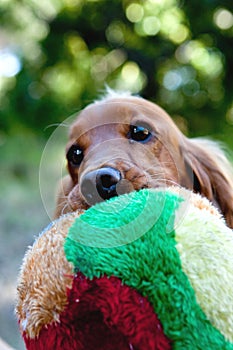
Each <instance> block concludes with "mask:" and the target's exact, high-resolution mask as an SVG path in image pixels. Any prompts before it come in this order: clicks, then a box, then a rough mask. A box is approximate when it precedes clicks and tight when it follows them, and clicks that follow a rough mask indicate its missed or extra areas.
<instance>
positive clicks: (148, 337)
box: [25, 273, 171, 350]
mask: <svg viewBox="0 0 233 350" xmlns="http://www.w3.org/2000/svg"><path fill="white" fill-rule="evenodd" d="M25 340H26V344H27V348H28V349H41V350H42V349H43V350H47V349H56V350H69V349H79V350H103V349H108V350H129V349H155V350H168V349H171V347H170V345H169V341H168V340H167V338H166V337H165V335H164V333H163V330H162V327H161V324H160V322H159V321H158V319H157V317H156V315H155V313H154V310H153V308H152V306H151V305H150V303H149V302H148V301H147V299H146V298H143V297H142V296H140V294H138V293H137V291H136V290H134V289H131V288H130V287H128V286H126V285H122V282H121V281H120V280H119V279H117V278H116V277H110V278H107V277H106V276H104V277H102V278H98V279H97V278H94V279H93V280H89V279H87V278H85V276H83V275H82V274H80V273H79V274H78V275H77V276H75V278H74V281H73V286H72V289H71V290H70V291H69V293H68V306H67V308H66V310H65V311H64V312H63V313H62V314H61V316H60V324H59V325H57V324H55V323H54V324H53V325H51V326H50V327H49V328H48V329H43V330H42V331H41V333H40V337H39V339H34V340H29V339H28V338H25Z"/></svg>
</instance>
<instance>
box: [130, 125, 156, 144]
mask: <svg viewBox="0 0 233 350" xmlns="http://www.w3.org/2000/svg"><path fill="white" fill-rule="evenodd" d="M129 138H130V139H132V140H134V141H137V142H147V141H149V139H150V138H151V132H150V130H149V128H147V127H145V126H142V125H131V126H130V133H129Z"/></svg>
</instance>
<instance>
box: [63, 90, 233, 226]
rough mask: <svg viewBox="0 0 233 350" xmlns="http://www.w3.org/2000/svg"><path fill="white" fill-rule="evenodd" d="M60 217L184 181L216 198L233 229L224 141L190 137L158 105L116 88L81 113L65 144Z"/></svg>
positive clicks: (232, 186)
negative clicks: (120, 197)
mask: <svg viewBox="0 0 233 350" xmlns="http://www.w3.org/2000/svg"><path fill="white" fill-rule="evenodd" d="M66 157H67V164H68V171H69V175H67V176H66V177H65V178H64V179H63V180H62V184H61V187H60V190H59V194H58V200H57V208H56V217H58V216H59V215H61V214H63V213H66V212H69V211H74V210H76V209H86V208H88V207H90V206H91V205H93V204H95V203H96V202H100V201H102V200H105V199H109V198H111V197H113V196H116V195H119V194H122V193H126V192H130V191H137V190H139V189H142V188H156V187H159V186H172V185H179V186H181V187H185V188H187V189H191V190H193V191H194V192H197V193H200V194H202V195H203V196H205V197H207V198H208V199H209V200H211V201H212V202H213V204H214V205H215V206H216V207H218V208H219V209H220V211H221V212H222V214H223V215H224V217H225V219H226V222H227V224H228V225H229V226H230V227H233V171H232V168H231V166H230V163H229V162H228V160H227V158H226V157H225V155H224V152H223V151H222V150H221V148H220V147H219V145H218V144H217V143H215V142H213V141H209V140H205V139H199V138H196V139H189V138H187V137H186V136H184V135H183V133H182V132H181V131H180V130H179V129H178V127H177V126H176V125H175V123H174V122H173V121H172V119H171V118H170V117H169V115H168V114H167V113H166V112H165V111H164V110H163V109H162V108H160V107H159V106H157V105H156V104H154V103H152V102H149V101H147V100H145V99H143V98H141V97H134V96H131V95H130V94H118V93H114V92H112V91H110V92H108V94H107V95H106V96H105V97H104V98H103V99H101V100H99V101H96V102H94V103H92V104H90V105H89V106H87V107H86V108H85V109H84V110H82V111H81V113H80V114H79V116H78V117H77V119H76V121H75V122H74V123H73V125H72V126H71V129H70V135H69V142H68V145H67V148H66Z"/></svg>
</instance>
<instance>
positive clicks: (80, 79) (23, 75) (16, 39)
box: [0, 0, 233, 147]
mask: <svg viewBox="0 0 233 350" xmlns="http://www.w3.org/2000/svg"><path fill="white" fill-rule="evenodd" d="M231 10H232V0H222V1H218V0H202V1H195V0H189V1H179V0H111V1H110V0H50V1H46V0H40V1H37V0H21V1H18V0H2V1H1V3H0V127H1V129H2V131H3V132H4V133H5V134H6V133H7V134H9V133H10V134H12V133H17V132H19V131H20V130H24V129H29V130H30V129H31V130H36V133H38V134H40V133H41V134H44V135H45V136H48V135H49V133H50V132H51V131H50V129H47V130H45V128H46V126H48V125H50V124H53V123H58V122H62V121H63V120H64V119H65V118H67V117H68V116H69V115H70V114H73V113H75V112H76V111H77V110H79V109H80V108H83V107H84V106H85V105H86V104H88V103H89V102H90V101H92V100H93V99H95V98H96V97H97V96H98V95H99V93H101V92H102V91H103V90H104V86H105V84H108V85H109V86H110V87H112V88H114V89H119V90H131V91H132V92H133V93H138V94H140V95H142V96H143V97H145V98H148V99H150V100H152V101H155V102H157V103H159V104H160V105H161V106H162V107H164V108H165V109H166V110H167V111H168V112H169V113H170V114H171V115H172V116H173V117H174V119H175V121H176V122H177V124H178V125H179V126H180V127H181V129H182V130H183V131H184V132H185V133H186V134H188V135H189V136H196V135H212V136H214V137H217V138H219V139H222V140H224V141H226V142H227V143H228V144H229V145H231V146H232V147H233V93H232V92H233V79H232V74H233V55H232V48H233V40H232V38H233V14H232V11H231Z"/></svg>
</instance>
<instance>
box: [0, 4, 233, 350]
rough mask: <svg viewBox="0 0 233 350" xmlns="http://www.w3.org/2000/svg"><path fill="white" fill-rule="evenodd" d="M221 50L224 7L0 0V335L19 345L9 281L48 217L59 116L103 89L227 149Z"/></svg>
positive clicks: (230, 96) (232, 128) (231, 100)
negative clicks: (131, 97)
mask: <svg viewBox="0 0 233 350" xmlns="http://www.w3.org/2000/svg"><path fill="white" fill-rule="evenodd" d="M232 50H233V6H232V0H221V1H220V0H201V1H196V0H189V1H184V0H183V1H182V0H181V1H179V0H86V1H85V0H50V1H46V0H40V1H38V0H1V1H0V147H1V153H0V193H1V196H0V230H1V231H0V293H1V295H0V337H2V338H3V339H4V340H6V341H7V342H8V343H9V344H10V345H12V346H14V347H15V348H17V349H23V348H24V347H23V344H22V341H21V339H20V336H19V333H18V329H17V322H16V318H15V316H14V312H13V310H14V300H15V286H16V282H17V274H18V271H19V267H20V264H21V261H22V258H23V255H24V253H25V250H26V248H27V246H28V245H29V244H32V242H33V240H34V238H35V236H36V235H37V234H38V233H39V232H40V230H41V229H43V227H45V226H46V225H47V224H48V223H49V221H50V216H51V215H50V213H51V212H52V210H53V206H54V204H53V199H54V193H55V187H56V180H57V178H58V177H59V174H58V171H57V168H56V165H57V163H59V162H60V163H61V162H62V164H63V165H64V164H65V163H64V154H63V152H64V144H65V137H66V133H67V125H68V124H69V120H68V121H67V120H66V118H67V117H69V116H70V115H73V114H75V113H76V112H77V111H79V110H80V109H81V108H83V107H84V106H85V105H87V104H88V103H90V102H91V101H92V100H93V99H96V98H97V97H98V96H99V94H101V93H103V91H104V89H105V85H106V84H108V85H109V86H110V87H111V88H114V89H117V90H131V91H132V92H133V93H135V94H140V95H141V96H143V97H145V98H147V99H150V100H152V101H155V102H156V103H158V104H160V105H161V106H162V107H164V108H165V109H166V110H167V111H168V113H170V114H171V116H172V117H173V118H174V120H175V122H176V123H177V124H178V126H179V127H180V128H181V130H182V131H183V132H184V133H185V134H186V135H187V136H189V137H193V136H204V135H208V136H209V137H212V138H214V139H217V140H220V141H223V142H225V143H226V144H227V145H228V147H229V149H230V150H231V149H233V79H232V76H233V51H232ZM64 120H65V122H64ZM59 123H63V127H62V132H61V133H60V134H59V137H53V135H54V132H55V133H56V128H57V126H58V125H59ZM48 140H50V141H51V140H52V143H48ZM46 145H47V147H46V148H45V146H46ZM50 146H51V147H50ZM43 151H44V153H43ZM42 153H43V159H42V162H40V161H41V157H42ZM60 168H61V165H60ZM39 179H40V185H39ZM46 184H47V185H46ZM41 193H42V199H41ZM42 200H43V201H42Z"/></svg>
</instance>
